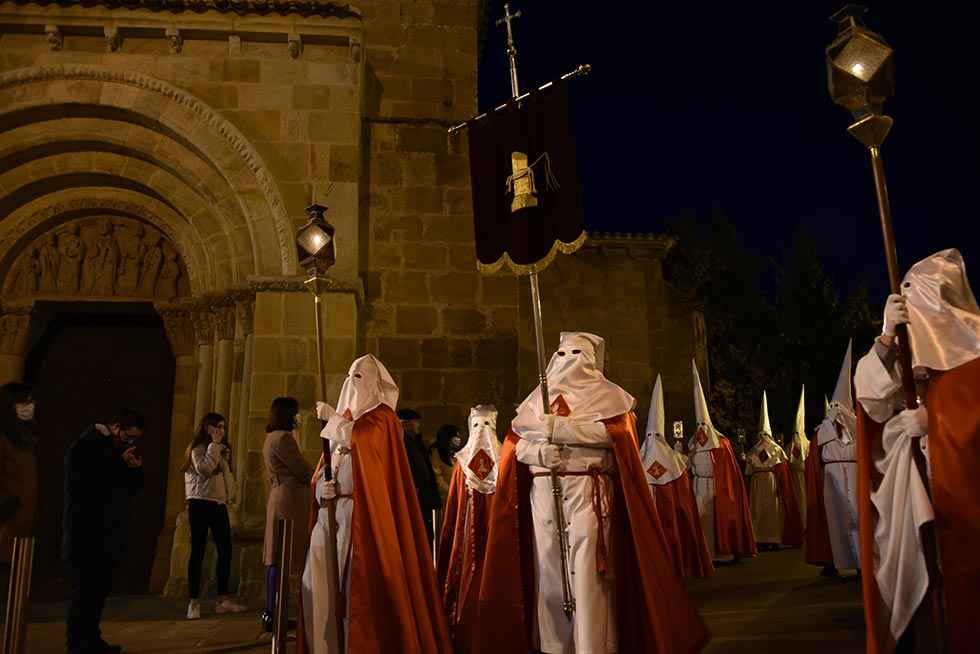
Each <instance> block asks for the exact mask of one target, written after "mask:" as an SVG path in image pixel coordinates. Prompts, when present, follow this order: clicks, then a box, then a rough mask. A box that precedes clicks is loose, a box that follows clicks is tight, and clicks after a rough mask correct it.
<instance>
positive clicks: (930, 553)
mask: <svg viewBox="0 0 980 654" xmlns="http://www.w3.org/2000/svg"><path fill="white" fill-rule="evenodd" d="M865 13H867V7H865V6H863V5H856V4H848V5H846V6H845V7H844V8H843V9H841V10H840V11H838V12H837V13H836V14H834V15H833V16H831V20H833V21H836V22H837V23H838V26H839V27H838V33H837V36H836V37H835V38H834V40H833V42H831V44H830V45H829V46H827V49H826V54H827V83H828V87H829V90H830V97H831V98H832V99H833V101H834V102H835V103H836V104H838V105H840V106H841V107H843V108H845V109H847V110H848V111H849V112H850V113H851V116H852V117H853V118H854V122H853V123H851V125H849V126H848V128H847V131H848V132H850V134H851V135H852V136H853V137H854V138H856V139H857V140H858V141H860V142H861V144H862V145H864V146H865V147H866V148H867V149H868V154H869V155H870V158H871V171H872V175H873V178H874V187H875V196H876V198H877V201H878V215H879V219H880V222H881V234H882V242H883V245H884V249H885V261H886V262H887V266H888V281H889V285H890V287H891V292H892V293H895V294H897V293H901V271H900V270H899V267H898V253H897V249H896V246H895V234H894V231H893V229H892V215H891V205H890V204H889V201H888V186H887V184H886V183H885V165H884V161H883V159H882V155H881V148H882V146H883V145H884V143H885V139H886V138H888V133H889V132H890V131H891V128H892V125H893V123H894V121H893V120H892V118H891V117H889V116H887V115H885V114H884V104H885V101H886V100H888V99H889V98H890V97H891V96H892V95H894V93H895V52H894V50H893V49H892V48H891V46H890V45H888V42H887V41H886V40H885V39H884V37H882V36H881V35H880V34H877V33H875V32H873V31H871V30H870V29H868V28H867V27H866V26H865V25H864V24H863V22H862V21H861V16H862V15H864V14H865ZM895 338H896V344H897V346H898V367H899V372H900V374H901V378H902V389H903V392H904V396H905V406H906V408H907V409H915V408H916V407H918V405H919V402H918V396H917V392H916V386H915V378H914V377H913V374H912V349H911V348H912V344H911V341H910V340H909V336H908V326H907V325H904V324H903V325H897V326H896V330H895ZM867 446H868V444H863V445H862V446H861V447H862V448H866V447H867ZM912 450H913V459H914V461H915V463H916V466H917V468H918V471H919V474H920V475H921V477H922V480H923V483H924V485H925V486H926V488H928V487H929V482H928V474H927V465H926V461H925V457H924V456H923V454H922V451H921V450H920V448H919V447H913V448H912ZM858 458H859V460H860V459H864V458H866V457H864V456H862V455H861V454H859V456H858ZM861 463H862V465H869V462H868V461H862V462H861ZM923 532H924V533H923V536H922V548H923V553H924V555H925V559H926V567H927V569H928V571H929V578H930V588H929V591H928V595H927V598H926V599H925V600H924V602H928V603H929V604H930V605H931V606H930V611H929V613H928V617H929V618H930V619H931V624H930V625H928V630H929V631H931V632H932V633H931V637H932V642H931V644H930V645H929V646H928V647H929V651H938V652H941V651H942V650H943V642H944V640H945V626H944V624H945V619H944V617H943V608H942V598H941V592H940V590H939V587H940V585H941V582H940V579H941V573H940V570H939V565H938V555H937V552H938V549H937V545H936V539H935V532H934V531H933V530H932V528H931V526H930V525H927V526H926V527H925V528H924V529H923ZM866 574H869V575H872V572H871V571H868V572H867V573H866ZM865 601H866V602H868V601H874V600H872V599H869V598H867V597H866V598H865ZM875 628H876V627H875V625H868V629H869V630H871V629H875ZM915 640H917V641H920V642H925V640H928V638H926V639H923V637H922V635H921V634H917V635H916V637H915Z"/></svg>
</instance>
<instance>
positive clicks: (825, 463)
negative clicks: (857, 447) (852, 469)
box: [823, 459, 857, 466]
mask: <svg viewBox="0 0 980 654" xmlns="http://www.w3.org/2000/svg"><path fill="white" fill-rule="evenodd" d="M832 463H857V461H856V460H854V459H841V460H839V461H824V462H823V464H824V465H825V466H829V465H830V464H832Z"/></svg>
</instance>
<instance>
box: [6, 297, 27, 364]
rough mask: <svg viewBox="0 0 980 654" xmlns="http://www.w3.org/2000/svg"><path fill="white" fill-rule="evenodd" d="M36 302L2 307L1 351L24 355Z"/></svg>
mask: <svg viewBox="0 0 980 654" xmlns="http://www.w3.org/2000/svg"><path fill="white" fill-rule="evenodd" d="M33 313H34V303H33V302H32V303H29V304H21V305H4V306H3V308H2V309H0V353H2V354H15V355H19V356H23V355H24V354H25V353H26V350H27V341H28V336H29V334H30V325H31V316H32V314H33Z"/></svg>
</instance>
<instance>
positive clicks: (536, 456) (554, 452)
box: [516, 439, 561, 470]
mask: <svg viewBox="0 0 980 654" xmlns="http://www.w3.org/2000/svg"><path fill="white" fill-rule="evenodd" d="M516 455H517V460H518V461H520V462H521V463H523V464H525V465H529V466H540V467H542V468H549V469H551V470H556V469H558V467H559V466H560V465H561V448H560V447H558V446H557V445H555V444H554V443H548V442H546V441H534V442H532V441H526V440H524V439H520V440H519V441H517V452H516Z"/></svg>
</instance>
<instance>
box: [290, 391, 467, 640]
mask: <svg viewBox="0 0 980 654" xmlns="http://www.w3.org/2000/svg"><path fill="white" fill-rule="evenodd" d="M351 465H352V472H353V477H354V490H353V496H354V509H353V514H352V516H351V554H350V560H349V563H348V575H349V576H350V594H349V596H348V597H347V598H346V607H347V610H348V615H349V617H350V620H349V622H348V625H347V633H346V637H347V645H348V646H347V652H349V653H350V654H367V653H369V652H370V653H372V654H374V653H377V654H382V653H384V654H387V653H389V652H404V653H406V654H408V653H411V654H441V653H445V654H449V653H451V652H452V645H451V644H450V641H449V630H448V628H447V626H446V616H445V614H444V612H443V608H442V600H441V598H440V595H439V590H438V587H437V586H436V579H435V575H434V574H433V571H432V555H431V553H430V550H429V541H428V538H427V536H426V533H425V525H424V523H423V522H422V511H421V509H420V508H419V503H418V496H417V494H416V492H415V485H414V483H413V481H412V473H411V470H410V469H409V467H408V458H407V455H406V454H405V443H404V437H403V436H402V429H401V424H400V423H399V421H398V418H397V417H396V416H395V412H394V411H392V410H391V409H390V408H389V407H388V406H387V405H384V404H382V405H381V406H379V407H377V408H376V409H373V410H371V411H369V412H367V413H365V414H364V415H363V416H361V417H360V418H358V419H357V420H356V421H355V422H354V431H353V434H352V435H351ZM305 640H306V634H305V631H304V630H303V629H302V628H299V629H297V652H300V653H304V652H309V651H310V648H309V647H308V646H307V643H306V642H305Z"/></svg>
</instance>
